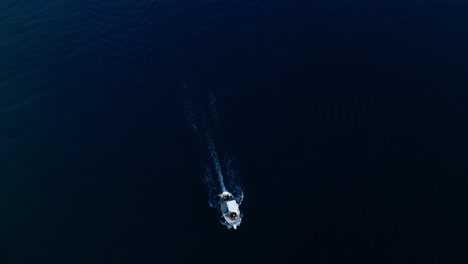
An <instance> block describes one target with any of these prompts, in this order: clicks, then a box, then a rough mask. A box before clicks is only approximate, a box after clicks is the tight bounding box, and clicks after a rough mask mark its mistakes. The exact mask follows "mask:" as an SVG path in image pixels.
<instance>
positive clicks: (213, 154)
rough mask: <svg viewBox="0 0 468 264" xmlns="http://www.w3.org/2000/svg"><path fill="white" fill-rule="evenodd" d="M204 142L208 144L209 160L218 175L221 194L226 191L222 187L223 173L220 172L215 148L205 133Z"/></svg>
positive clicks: (208, 135)
mask: <svg viewBox="0 0 468 264" xmlns="http://www.w3.org/2000/svg"><path fill="white" fill-rule="evenodd" d="M205 136H206V142H208V149H209V151H210V155H211V159H212V161H213V166H214V168H215V171H216V174H217V175H218V181H219V184H220V186H221V190H222V191H223V192H225V191H226V187H225V186H224V177H223V171H222V170H221V164H220V163H219V158H218V153H217V152H216V147H215V144H214V142H213V139H212V138H211V136H210V134H209V133H208V132H206V133H205Z"/></svg>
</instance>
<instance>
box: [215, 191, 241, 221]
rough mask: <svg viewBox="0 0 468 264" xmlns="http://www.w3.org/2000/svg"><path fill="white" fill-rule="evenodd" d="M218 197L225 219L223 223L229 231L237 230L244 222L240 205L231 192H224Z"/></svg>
mask: <svg viewBox="0 0 468 264" xmlns="http://www.w3.org/2000/svg"><path fill="white" fill-rule="evenodd" d="M218 196H219V203H220V207H221V213H222V219H223V220H222V223H223V224H224V225H226V226H227V228H228V229H231V228H234V229H237V227H238V226H239V225H240V223H241V221H242V219H241V217H242V216H241V213H240V210H239V204H238V203H237V201H236V199H235V198H234V196H233V195H232V193H230V192H223V193H220V194H219V195H218Z"/></svg>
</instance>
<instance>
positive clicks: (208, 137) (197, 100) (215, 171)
mask: <svg viewBox="0 0 468 264" xmlns="http://www.w3.org/2000/svg"><path fill="white" fill-rule="evenodd" d="M182 86H183V88H184V90H185V95H186V96H185V97H186V99H185V108H186V112H187V121H188V123H189V125H190V126H191V127H192V128H193V130H194V132H195V134H196V136H197V140H198V143H199V145H200V148H201V149H202V152H203V153H205V154H204V155H202V156H203V161H202V162H203V164H204V170H205V171H204V183H205V186H206V189H207V191H208V203H209V205H210V206H211V207H212V208H215V209H217V210H221V208H220V205H219V197H218V195H219V194H220V193H223V192H226V191H227V192H230V193H232V195H233V196H234V197H235V200H236V201H237V203H238V204H239V205H240V204H241V203H242V200H243V199H244V192H243V189H242V186H241V183H240V178H239V176H238V173H237V172H236V171H235V170H234V168H233V164H232V163H233V160H232V158H231V157H230V156H229V155H227V154H224V153H223V154H224V155H223V156H220V155H219V152H218V147H219V146H218V145H216V143H219V142H220V141H221V140H219V134H220V131H219V130H220V116H219V113H218V111H217V108H216V97H215V95H214V93H213V92H212V91H208V92H206V93H200V92H199V91H198V90H196V89H189V88H188V86H187V85H186V83H185V82H182ZM206 95H208V96H206ZM216 139H217V140H216ZM239 222H240V221H239Z"/></svg>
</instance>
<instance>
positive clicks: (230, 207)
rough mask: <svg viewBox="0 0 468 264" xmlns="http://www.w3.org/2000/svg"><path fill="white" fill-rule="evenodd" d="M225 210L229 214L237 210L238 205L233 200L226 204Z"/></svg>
mask: <svg viewBox="0 0 468 264" xmlns="http://www.w3.org/2000/svg"><path fill="white" fill-rule="evenodd" d="M226 205H227V208H228V211H229V212H236V211H237V209H238V208H239V205H238V204H237V202H236V201H235V200H232V201H228V202H226Z"/></svg>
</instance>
